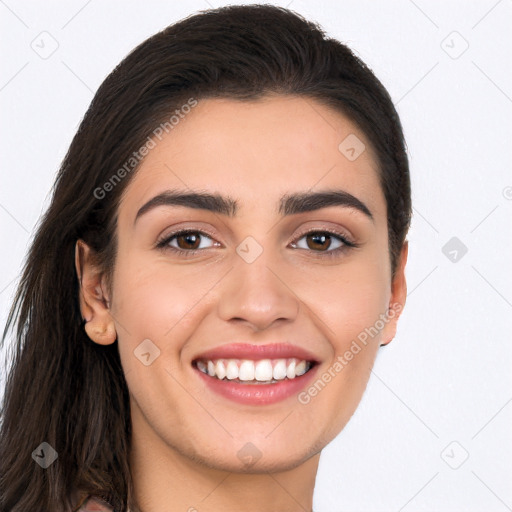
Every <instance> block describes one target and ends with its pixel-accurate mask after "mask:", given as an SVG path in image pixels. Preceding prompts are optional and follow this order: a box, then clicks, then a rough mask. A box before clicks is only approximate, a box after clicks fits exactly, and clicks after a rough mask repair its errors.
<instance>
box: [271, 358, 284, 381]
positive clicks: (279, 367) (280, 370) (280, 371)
mask: <svg viewBox="0 0 512 512" xmlns="http://www.w3.org/2000/svg"><path fill="white" fill-rule="evenodd" d="M272 376H273V377H274V379H275V380H283V379H284V378H285V377H286V360H285V359H278V361H277V363H276V364H275V365H274V371H273V373H272Z"/></svg>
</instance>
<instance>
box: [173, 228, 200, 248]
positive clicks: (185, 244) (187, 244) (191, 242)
mask: <svg viewBox="0 0 512 512" xmlns="http://www.w3.org/2000/svg"><path fill="white" fill-rule="evenodd" d="M200 238H201V235H198V234H197V233H195V232H190V233H184V234H181V235H178V236H176V241H177V243H178V247H179V248H180V249H192V250H193V249H197V248H198V247H199V243H200Z"/></svg>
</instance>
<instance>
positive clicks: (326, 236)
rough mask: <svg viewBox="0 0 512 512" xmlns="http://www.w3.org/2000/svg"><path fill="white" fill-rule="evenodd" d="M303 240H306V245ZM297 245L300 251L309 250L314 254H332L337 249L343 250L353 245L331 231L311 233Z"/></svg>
mask: <svg viewBox="0 0 512 512" xmlns="http://www.w3.org/2000/svg"><path fill="white" fill-rule="evenodd" d="M302 239H305V240H306V243H305V244H304V243H303V242H301V240H302ZM333 244H334V247H333ZM336 244H337V245H336ZM295 245H296V246H297V247H299V248H300V249H309V250H311V251H313V252H328V253H331V252H335V251H336V250H337V249H340V250H342V249H343V248H344V246H350V245H351V244H350V242H349V241H348V240H345V239H344V238H343V237H341V235H337V234H334V233H330V232H329V231H310V232H309V233H305V234H304V235H302V236H301V237H300V238H299V239H298V243H296V244H295Z"/></svg>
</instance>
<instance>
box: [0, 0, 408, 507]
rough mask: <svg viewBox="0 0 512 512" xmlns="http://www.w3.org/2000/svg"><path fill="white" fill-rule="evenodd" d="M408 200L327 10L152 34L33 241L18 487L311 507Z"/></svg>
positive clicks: (49, 499)
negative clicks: (329, 26)
mask: <svg viewBox="0 0 512 512" xmlns="http://www.w3.org/2000/svg"><path fill="white" fill-rule="evenodd" d="M410 219H411V191H410V181H409V169H408V160H407V154H406V150H405V144H404V140H403V133H402V127H401V124H400V121H399V118H398V115H397V113H396V111H395V109H394V106H393V103H392V101H391V99H390V97H389V94H388V93H387V91H386V90H385V89H384V87H383V86H382V84H381V83H380V82H379V81H378V79H377V78H376V77H375V76H374V74H373V73H372V72H371V71H370V70H369V69H368V68H367V67H366V66H365V64H364V63H363V62H361V61H360V60H359V59H358V58H357V57H356V56H354V54H353V53H352V52H351V51H350V50H349V49H348V48H347V47H346V46H344V45H342V44H341V43H339V42H338V41H336V40H332V39H328V38H327V37H326V36H325V34H324V33H323V32H322V30H321V29H320V28H319V27H318V26H317V25H315V24H313V23H310V22H307V21H305V20H304V19H303V18H301V17H300V16H298V15H297V14H295V13H293V12H291V11H289V10H286V9H283V8H278V7H273V6H269V5H248V6H229V7H225V8H220V9H214V10H209V11H206V12H204V13H200V14H197V15H194V16H190V17H188V18H186V19H184V20H182V21H180V22H178V23H176V24H174V25H171V26H169V27H167V28H166V29H165V30H163V31H162V32H159V33H158V34H156V35H154V36H152V37H150V38H149V39H148V40H146V41H145V42H143V43H142V44H141V45H140V46H138V47H137V48H135V50H133V51H132V52H131V53H130V54H129V55H128V56H127V57H126V58H125V59H124V60H123V61H122V62H121V63H120V64H119V65H118V66H117V67H116V69H115V70H114V71H113V72H112V73H111V74H110V75H109V76H108V77H107V79H106V80H105V81H104V83H103V84H102V85H101V86H100V88H99V90H98V91H97V93H96V95H95V97H94V99H93V101H92V103H91V106H90V108H89V110H88V111H87V113H86V115H85V117H84V119H83V121H82V123H81V125H80V128H79V130H78V132H77V134H76V135H75V137H74V139H73V141H72V144H71V146H70V148H69V151H68V153H67V155H66V157H65V159H64V161H63V164H62V167H61V169H60V172H59V175H58V177H57V181H56V184H55V188H54V195H53V199H52V202H51V204H50V207H49V209H48V211H47V212H46V214H45V216H44V218H43V219H42V222H41V224H40V226H39V229H38V231H37V234H36V236H35V239H34V241H33V244H32V246H31V248H30V252H29V256H28V259H27V262H26V266H25V269H24V274H23V278H22V280H21V283H20V287H19V289H18V291H17V295H16V298H15V302H14V305H13V308H12V310H11V314H10V316H9V319H8V324H7V327H6V331H5V332H4V339H5V335H6V333H7V330H8V329H10V328H11V327H12V326H13V325H14V324H16V325H17V330H16V341H17V344H16V346H15V350H16V354H15V358H14V359H13V366H12V369H11V371H10V373H9V376H8V380H7V386H6V392H5V402H4V406H3V424H2V431H1V436H0V449H1V453H0V479H1V481H2V491H1V498H0V505H1V508H2V510H6V511H7V510H8V511H12V512H21V511H23V512H25V511H26V510H41V511H49V510H52V511H55V510H66V511H67V510H77V509H79V510H82V511H84V510H116V511H118V510H119V511H125V510H129V511H131V512H136V511H141V512H146V511H164V510H165V511H166V512H169V511H174V510H189V511H193V510H201V511H207V510H211V511H215V510H221V509H222V510H235V509H236V510H244V511H249V512H250V511H261V510H271V509H272V510H280V511H296V510H312V502H313V490H314V484H315V477H316V472H317V468H318V463H319V458H320V453H321V450H322V449H323V448H324V447H325V446H326V445H327V444H328V443H329V442H330V441H331V440H333V439H334V438H335V437H336V436H337V435H338V434H339V433H340V432H341V430H342V429H343V428H344V426H345V425H346V424H347V422H348V421H349V419H350V417H351V416H352V414H353V413H354V411H355V409H356V408H357V405H358V404H359V402H360V400H361V397H362V394H363V393H364V390H365V388H366V384H367V382H368V379H369V375H370V371H371V368H372V366H373V363H374V360H375V357H376V354H377V351H378V348H379V347H380V346H383V345H386V344H387V343H389V342H390V341H391V340H392V339H393V337H394V335H395V332H396V327H397V321H398V317H399V315H400V312H401V310H402V308H403V306H404V304H405V297H406V282H405V273H404V269H405V264H406V261H407V241H406V239H405V238H406V235H407V231H408V228H409V224H410ZM27 461H28V462H27Z"/></svg>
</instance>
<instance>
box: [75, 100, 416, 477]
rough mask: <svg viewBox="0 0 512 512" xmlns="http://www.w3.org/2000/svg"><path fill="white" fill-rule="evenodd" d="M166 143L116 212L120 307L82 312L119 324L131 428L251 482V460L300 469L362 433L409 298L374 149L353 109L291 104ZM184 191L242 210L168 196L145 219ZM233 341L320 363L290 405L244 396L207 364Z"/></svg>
mask: <svg viewBox="0 0 512 512" xmlns="http://www.w3.org/2000/svg"><path fill="white" fill-rule="evenodd" d="M348 136H350V137H351V138H350V139H347V140H348V141H350V142H352V144H348V146H349V147H348V148H347V142H345V143H344V144H345V145H343V144H342V146H341V148H342V149H341V150H340V148H339V146H340V143H342V142H343V141H344V140H345V139H346V137H348ZM354 137H357V139H355V138H354ZM354 141H356V142H357V143H356V144H355V143H354ZM155 142H156V145H155V147H154V148H153V149H151V150H150V151H149V153H148V155H147V156H146V157H145V159H144V160H143V162H142V164H141V166H140V168H139V169H138V171H137V173H136V174H135V175H134V176H133V178H132V180H131V182H130V183H129V185H128V186H127V188H126V190H125V193H124V195H123V198H122V201H121V203H120V206H119V217H118V253H117V259H116V265H115V270H114V274H113V287H112V296H111V297H109V300H110V302H109V306H110V307H109V309H104V310H103V311H101V310H100V306H98V305H97V303H94V302H93V300H92V299H91V301H90V302H89V304H90V306H87V305H84V304H86V302H87V294H86V293H85V295H84V299H83V300H84V302H83V303H82V304H83V305H84V306H83V307H84V308H85V309H87V308H89V309H88V311H89V317H92V321H91V322H90V323H91V324H93V325H94V324H96V325H98V326H99V325H100V324H101V323H102V322H103V327H104V324H105V323H108V322H110V323H111V324H110V325H112V326H113V327H115V331H116V332H117V339H118V342H119V351H120V356H121V361H122V365H123V368H124V371H125V374H126V380H127V384H128V387H129V390H130V395H131V406H132V422H133V429H134V431H136V432H144V435H145V436H147V438H148V439H153V440H154V441H156V440H157V441H158V442H159V443H162V445H164V446H165V447H167V448H168V449H170V450H172V451H176V452H179V453H180V454H181V455H183V456H185V457H187V458H188V459H190V460H195V461H200V462H201V463H202V464H204V465H206V466H209V467H216V468H219V469H223V470H228V471H238V472H240V471H243V470H244V457H243V454H244V452H243V451H242V452H240V450H241V449H242V448H244V447H245V448H244V450H245V451H247V450H248V451H249V452H251V450H252V452H253V453H249V455H251V456H252V461H253V464H252V466H251V469H250V470H251V471H268V470H270V469H271V470H273V471H277V470H285V469H287V468H288V469H289V468H292V467H296V466H298V465H300V464H301V463H302V462H304V461H306V460H308V459H309V458H310V457H312V456H313V455H314V454H317V453H319V451H320V450H321V449H322V448H323V447H324V446H325V445H327V444H328V443H329V442H330V441H331V440H332V439H333V438H334V437H335V436H336V435H337V434H338V433H339V432H340V431H341V430H342V429H343V427H344V426H345V424H346V423H347V422H348V420H349V419H350V417H351V415H352V414H353V412H354V411H355V409H356V407H357V405H358V403H359V402H360V400H361V397H362V394H363V392H364V390H365V387H366V384H367V381H368V379H369V375H370V371H371V368H372V366H373V363H374V360H375V356H376V353H377V351H378V348H379V346H380V345H381V344H384V343H387V342H389V341H391V339H392V338H393V336H394V334H395V329H396V322H397V319H398V314H399V310H400V307H401V306H400V305H403V304H404V301H405V295H406V289H405V279H404V265H405V261H406V256H407V253H406V247H405V248H404V251H403V253H402V263H401V267H400V268H399V269H398V271H397V277H396V278H395V280H394V282H391V278H390V262H389V252H388V232H387V222H386V202H385V198H384V195H383V192H382V190H381V188H380V186H379V181H378V171H377V164H376V160H375V157H374V155H373V154H372V152H371V148H370V144H369V142H368V140H367V138H366V137H365V135H364V134H363V133H362V132H361V131H360V130H359V129H358V128H357V127H356V126H355V125H354V124H353V123H351V122H350V121H349V120H348V119H347V118H346V117H344V116H343V115H341V114H340V113H338V112H335V111H333V110H331V109H329V108H328V107H325V106H323V105H321V104H319V103H318V102H316V101H314V100H312V99H306V98H300V97H290V96H287V97H283V96H272V97H270V96H269V97H266V98H265V99H264V100H260V101H254V102H247V103H243V102H238V101H235V100H220V99H211V100H201V101H199V103H198V105H197V106H196V107H194V108H193V109H192V111H191V112H190V113H189V114H188V115H187V116H185V117H184V118H183V119H181V120H180V122H179V124H178V125H177V126H175V127H174V128H173V130H172V131H170V132H169V133H168V134H166V135H165V136H164V137H163V138H162V140H161V141H158V140H155ZM354 144H355V145H354ZM361 144H364V145H365V149H364V150H362V152H361V149H362V148H363V146H362V145H361ZM352 146H353V147H354V148H355V151H351V150H350V147H352ZM359 153H360V154H359ZM358 154H359V156H357V155H358ZM354 156H356V158H354ZM349 157H350V158H349ZM169 191H174V192H176V191H177V192H183V193H192V192H201V193H205V194H214V195H219V196H222V197H223V198H225V199H226V200H228V199H229V200H233V201H236V213H233V211H228V210H218V211H212V210H210V209H208V208H206V207H204V205H203V207H202V208H193V207H190V205H187V204H186V203H185V202H181V203H180V204H170V203H169V204H165V203H166V201H165V200H161V201H159V202H158V203H157V204H155V203H154V202H153V204H152V205H149V206H146V207H145V208H144V209H143V210H142V211H140V214H139V215H137V214H138V212H139V210H140V209H141V208H142V207H143V206H144V205H146V204H147V203H148V202H149V201H150V200H151V199H153V198H154V197H155V196H158V195H160V194H163V193H165V192H169ZM335 191H336V192H341V193H340V194H338V195H337V196H336V197H337V199H336V200H328V199H327V196H319V197H318V200H317V201H304V202H301V201H295V202H292V203H290V202H289V203H288V205H287V207H286V208H281V209H280V204H281V201H282V200H283V198H289V197H291V196H292V195H294V194H306V195H308V194H309V195H312V194H318V193H330V192H335ZM340 198H341V199H340ZM347 198H349V200H348V201H347ZM354 198H355V199H354ZM210 204H211V203H210ZM308 205H309V206H308ZM196 206H197V205H196ZM365 210H367V211H365ZM183 230H189V231H190V233H188V234H181V235H180V234H179V232H180V231H183ZM390 304H392V305H393V307H396V305H397V304H398V310H396V309H392V310H391V312H390V313H388V308H389V306H390ZM99 330H100V331H101V327H100V328H99ZM369 333H370V334H369ZM90 336H92V337H93V338H94V337H95V336H96V338H95V340H96V341H98V342H99V343H107V342H112V341H113V339H111V340H110V341H107V338H108V336H107V338H104V339H102V338H101V337H98V336H99V335H98V333H96V334H94V333H90ZM231 343H242V344H252V345H257V346H261V345H269V344H274V343H283V344H287V345H292V346H293V347H299V348H302V349H305V350H307V351H308V352H309V354H311V355H313V356H314V359H315V360H316V361H317V364H315V365H314V366H313V368H312V369H311V370H310V371H309V372H307V373H306V374H305V375H304V376H302V377H301V379H303V383H302V384H300V385H299V387H297V386H296V388H294V390H293V392H291V393H288V394H287V395H286V396H284V397H282V398H281V399H280V400H277V401H272V400H267V401H266V402H265V401H264V400H262V401H261V402H260V403H256V402H254V401H253V402H250V403H247V402H243V401H240V400H234V399H232V398H228V397H227V396H225V395H224V394H222V393H219V392H218V391H217V388H214V387H212V386H211V385H210V384H209V383H208V382H207V379H214V377H210V376H206V375H204V374H202V373H200V372H199V370H198V369H197V368H196V367H195V365H194V364H193V361H194V360H195V359H196V358H197V357H198V356H200V355H201V354H203V353H205V352H206V351H209V350H211V349H215V348H217V347H219V346H223V345H227V344H231ZM141 344H142V345H141ZM242 359H243V358H242ZM253 359H256V360H259V359H261V358H258V357H254V358H253ZM310 372H311V374H310ZM308 375H309V377H308ZM311 375H312V377H311ZM295 379H299V378H298V377H295ZM287 380H289V381H290V382H293V381H294V379H287ZM298 382H299V380H297V381H296V382H295V383H294V384H296V383H298ZM216 383H217V384H218V383H219V381H218V379H216ZM245 386H250V384H246V385H245ZM255 386H256V385H254V387H255ZM268 386H269V387H270V386H272V385H271V384H270V385H268ZM254 387H253V389H254ZM265 387H267V386H265ZM265 396H267V395H265ZM267 398H268V397H267ZM247 443H250V444H247ZM256 454H257V455H256Z"/></svg>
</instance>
